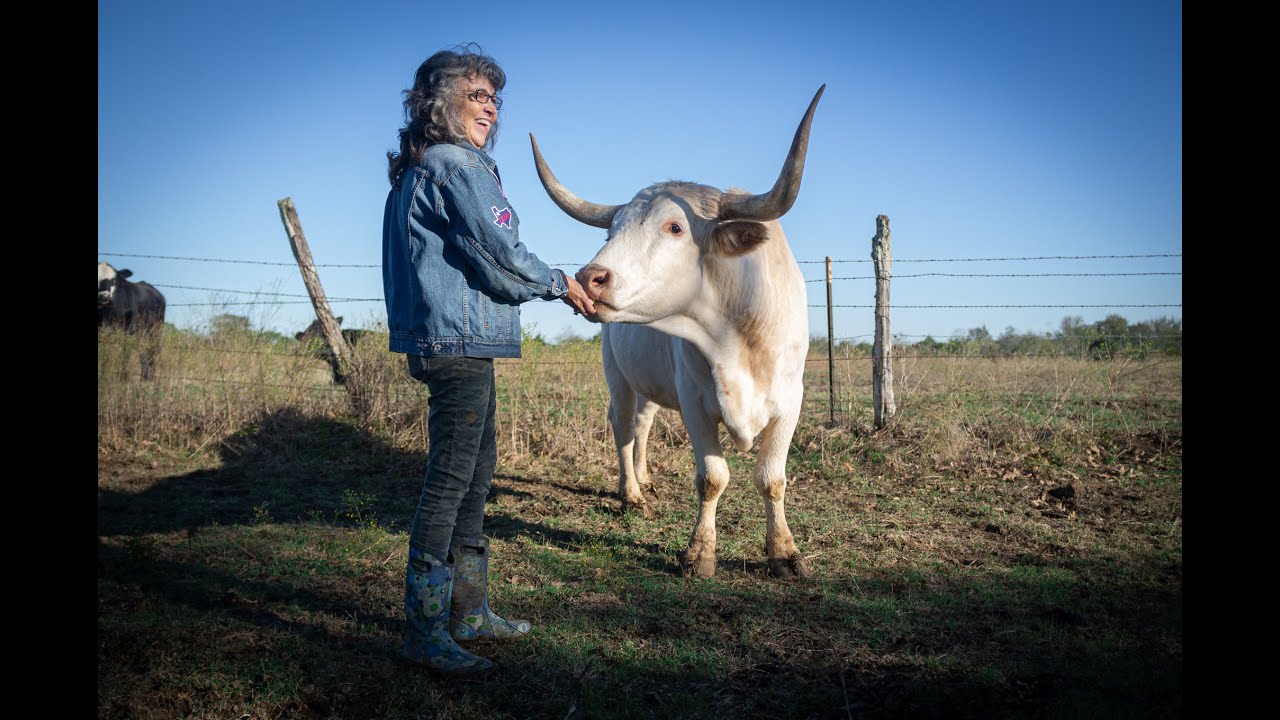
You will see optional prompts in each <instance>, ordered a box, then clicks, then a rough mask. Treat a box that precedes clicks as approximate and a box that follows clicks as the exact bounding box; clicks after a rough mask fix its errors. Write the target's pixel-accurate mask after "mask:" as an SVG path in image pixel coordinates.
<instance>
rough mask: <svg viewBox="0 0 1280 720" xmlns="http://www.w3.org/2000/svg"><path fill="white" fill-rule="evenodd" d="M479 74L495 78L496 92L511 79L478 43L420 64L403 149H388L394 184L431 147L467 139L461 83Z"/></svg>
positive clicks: (407, 106) (408, 96) (407, 102)
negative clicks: (462, 109) (460, 109)
mask: <svg viewBox="0 0 1280 720" xmlns="http://www.w3.org/2000/svg"><path fill="white" fill-rule="evenodd" d="M477 76H478V77H483V78H485V79H487V80H488V81H489V82H490V83H492V84H493V89H494V92H501V90H502V88H503V87H504V86H506V84H507V74H506V73H505V72H503V70H502V68H501V67H500V66H499V65H498V63H497V61H495V60H494V59H493V58H491V57H489V56H488V55H485V54H484V52H483V51H482V50H481V49H480V46H479V45H476V44H475V43H467V44H465V45H459V46H458V47H457V48H455V49H453V50H441V51H440V52H438V53H436V54H434V55H432V56H431V57H429V58H427V59H426V60H425V61H424V62H423V63H422V64H421V65H419V66H418V71H417V72H416V73H414V76H413V87H411V88H409V89H408V90H405V91H404V115H405V125H404V127H402V128H400V151H399V152H394V151H393V152H388V153H387V165H388V169H387V177H388V179H389V180H391V185H392V187H398V186H399V185H400V178H401V177H402V176H403V175H404V171H405V170H406V169H408V168H409V167H410V166H412V165H416V164H418V163H420V162H422V154H423V153H424V152H426V150H427V148H429V147H431V146H432V145H435V144H436V143H458V142H466V141H467V134H466V130H465V128H463V126H462V118H461V116H460V114H459V112H458V98H459V96H460V93H459V86H460V85H461V83H462V81H463V80H464V79H470V78H474V77H477ZM499 124H500V123H499V119H498V118H497V117H495V118H494V121H493V126H492V127H491V128H490V130H489V136H488V138H486V140H485V146H484V149H485V150H492V149H493V146H494V144H495V143H497V141H498V126H499Z"/></svg>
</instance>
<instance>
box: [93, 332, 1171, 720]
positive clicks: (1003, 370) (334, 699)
mask: <svg viewBox="0 0 1280 720" xmlns="http://www.w3.org/2000/svg"><path fill="white" fill-rule="evenodd" d="M373 340H374V341H373V342H366V343H364V344H362V345H361V346H360V347H359V348H357V366H358V367H359V368H360V372H361V375H360V383H359V386H358V387H357V388H356V389H355V392H353V393H351V394H348V392H347V391H346V390H345V389H343V388H341V387H334V386H332V385H331V384H330V383H329V370H328V368H327V366H326V365H325V364H324V363H323V362H321V361H319V360H316V359H314V358H308V357H306V356H305V353H302V352H301V351H300V350H299V349H298V348H297V347H296V345H291V344H290V342H285V341H280V340H278V339H277V340H270V339H266V338H262V337H260V336H255V335H252V334H241V335H236V334H227V335H224V336H218V337H212V338H211V337H204V336H199V335H193V334H189V333H183V332H177V331H173V330H172V329H170V331H169V332H167V334H166V336H165V347H164V352H163V355H162V358H161V362H160V365H159V367H158V369H157V373H156V374H157V379H156V380H154V381H153V382H150V383H141V382H139V381H138V380H137V375H138V373H137V367H136V366H137V355H138V352H137V348H136V346H135V344H134V342H133V340H132V339H131V338H128V337H127V336H122V335H119V334H115V333H110V332H100V333H99V343H98V365H99V371H98V372H99V375H98V458H99V459H98V715H99V717H101V718H227V717H233V718H241V717H249V718H255V719H261V720H267V719H269V718H384V717H385V718H411V717H429V718H435V717H439V718H526V717H532V718H649V717H662V718H668V717H670V718H706V717H712V716H714V717H735V718H736V717H744V718H748V717H749V718H756V717H760V718H775V717H776V718H792V717H795V718H808V717H816V718H898V717H938V718H956V717H961V718H966V717H974V718H989V717H1049V718H1076V717H1081V718H1083V717H1089V718H1113V717H1116V718H1124V717H1132V718H1148V717H1180V716H1181V715H1182V714H1183V709H1182V702H1183V701H1182V360H1181V358H1180V357H1177V358H1170V357H1165V356H1153V357H1148V358H1143V359H1133V358H1124V357H1121V358H1117V359H1114V360H1108V361H1091V360H1083V359H1075V358H1038V357H1036V358H1004V359H985V358H956V357H937V358H917V357H903V359H900V360H899V361H898V362H897V364H896V367H895V372H896V375H897V380H898V384H897V397H898V405H899V414H898V418H897V420H896V421H895V423H894V424H893V425H892V426H891V427H889V428H887V429H885V430H882V431H879V432H872V430H871V428H870V418H871V410H870V388H869V385H868V378H869V376H870V361H869V360H868V359H866V358H865V357H863V356H861V355H858V354H857V353H856V352H855V351H852V350H849V349H845V350H842V351H839V353H838V356H837V363H836V366H837V379H836V387H837V391H838V392H837V403H836V405H837V408H836V409H837V412H836V422H835V423H834V424H831V423H829V422H828V412H829V408H828V399H827V398H828V393H827V385H826V367H827V366H826V358H825V357H818V356H817V355H815V356H814V358H813V359H814V362H811V363H810V367H811V371H810V374H811V376H812V377H811V378H809V381H808V382H807V388H808V390H807V392H806V403H805V411H804V414H803V416H802V419H801V424H800V428H799V430H798V431H797V433H796V437H795V440H794V442H793V445H792V452H791V457H790V461H789V463H788V476H789V480H790V485H789V488H788V493H787V506H788V520H789V522H790V526H791V529H792V531H793V532H794V534H795V537H796V542H797V544H798V545H799V547H800V549H801V551H802V552H803V553H804V554H805V555H806V558H807V560H808V564H809V566H810V568H812V570H813V575H812V577H810V578H809V579H808V580H806V581H804V582H800V583H788V582H784V581H780V580H775V579H773V578H770V577H769V576H768V574H767V571H766V568H765V563H764V515H763V505H762V502H761V500H760V498H759V496H758V495H757V494H756V492H755V489H754V487H753V486H752V484H751V480H750V476H749V473H750V468H751V467H752V458H753V456H752V454H751V453H740V452H737V451H735V450H733V449H732V446H731V445H730V444H728V443H727V442H726V443H725V446H726V448H728V449H727V451H726V452H727V454H726V456H727V458H728V459H729V462H730V467H731V469H732V470H733V472H734V480H733V483H732V484H731V485H730V487H729V489H728V490H727V491H726V493H725V494H724V496H723V498H722V501H721V505H720V511H719V514H718V517H719V523H718V527H719V545H718V549H719V566H718V570H717V574H716V576H715V577H714V578H712V579H710V580H692V579H684V578H681V577H680V576H679V573H678V570H677V567H678V566H677V563H676V553H677V552H678V551H679V550H680V549H682V548H683V547H684V545H685V543H686V541H687V539H688V533H689V532H690V530H691V529H692V526H693V518H694V515H695V512H696V506H695V503H694V493H693V483H692V477H693V459H692V455H691V452H690V449H689V446H688V443H687V438H686V436H685V434H684V430H683V426H682V424H681V422H680V419H679V417H678V415H676V414H674V413H671V412H669V411H663V412H662V413H661V414H660V415H659V419H658V421H657V423H655V426H654V440H653V443H652V445H651V468H652V474H653V477H654V480H655V484H656V485H657V488H658V490H659V492H660V497H659V498H658V500H657V501H656V502H654V503H653V504H652V508H653V511H654V512H653V516H652V517H651V518H643V517H638V516H635V515H625V516H623V515H620V514H619V512H618V507H619V503H618V499H617V497H616V493H615V490H616V482H617V481H616V477H617V476H616V468H615V464H614V452H613V446H612V440H611V437H610V431H609V429H608V424H607V421H606V420H605V408H606V406H607V393H606V392H605V389H604V385H603V379H602V373H601V371H600V368H599V348H598V346H596V345H593V344H591V343H574V344H568V345H565V346H560V347H556V346H544V345H540V344H531V345H529V347H528V348H527V350H526V353H525V359H524V360H523V361H518V362H500V363H499V367H498V375H499V386H500V387H499V392H500V398H499V416H500V419H499V427H498V432H499V435H500V441H499V444H500V458H499V468H498V477H497V478H496V479H495V482H494V492H493V494H492V495H491V496H490V505H489V509H488V515H487V520H486V522H487V525H486V532H487V534H488V535H489V536H490V537H491V540H492V547H493V558H494V559H493V564H492V568H491V594H492V602H493V605H494V606H495V607H496V608H497V609H498V611H499V612H501V613H503V614H505V615H506V616H508V617H518V618H527V619H529V620H531V621H532V622H533V624H534V628H535V629H534V632H533V634H532V635H531V636H530V637H528V638H525V639H524V640H521V641H519V642H515V643H509V644H492V643H489V644H484V643H482V644H479V645H478V646H476V651H477V652H479V653H480V654H483V655H485V656H487V657H489V658H491V659H492V660H494V661H495V662H496V663H497V664H498V665H499V668H500V673H499V675H498V676H497V677H496V678H494V679H492V680H489V681H487V682H480V681H456V680H454V681H445V680H440V679H436V678H434V677H432V676H431V675H428V674H426V673H424V672H422V671H421V670H418V669H415V668H411V667H407V666H404V665H401V664H399V663H397V662H396V660H395V655H396V651H397V649H398V643H399V633H400V626H401V622H402V618H403V614H402V607H401V602H402V594H403V576H404V565H405V559H406V549H407V539H406V530H407V526H408V522H409V520H410V514H411V512H412V510H413V507H414V505H415V503H416V501H417V496H418V492H419V490H420V486H421V477H422V472H423V468H424V467H425V458H426V455H425V452H426V443H425V437H426V428H425V422H426V419H425V413H426V396H425V393H424V391H423V389H422V388H420V387H417V386H415V385H414V384H413V383H412V381H411V380H409V379H408V378H407V377H405V373H404V369H403V358H402V357H399V356H391V355H389V354H388V353H386V352H385V351H384V350H383V349H382V348H383V347H385V341H383V342H382V343H381V344H380V343H379V342H378V340H377V338H376V337H375V338H374V339H373ZM900 355H903V356H909V355H910V349H909V348H906V349H903V350H901V351H900Z"/></svg>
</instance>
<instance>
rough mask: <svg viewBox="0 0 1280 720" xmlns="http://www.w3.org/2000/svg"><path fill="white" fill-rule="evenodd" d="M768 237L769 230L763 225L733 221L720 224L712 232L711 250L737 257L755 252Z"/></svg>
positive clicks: (748, 221) (746, 221) (745, 221)
mask: <svg viewBox="0 0 1280 720" xmlns="http://www.w3.org/2000/svg"><path fill="white" fill-rule="evenodd" d="M768 237H769V230H768V228H766V227H765V226H764V224H763V223H758V222H751V221H750V220H733V221H731V222H724V223H720V224H719V225H717V226H716V229H715V230H713V231H712V232H711V248H712V250H713V251H715V252H717V253H719V254H721V255H727V256H729V257H737V256H738V255H744V254H746V253H749V252H751V251H752V250H755V249H756V246H757V245H759V244H760V243H762V242H764V241H765V239H766V238H768Z"/></svg>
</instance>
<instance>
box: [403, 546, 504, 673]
mask: <svg viewBox="0 0 1280 720" xmlns="http://www.w3.org/2000/svg"><path fill="white" fill-rule="evenodd" d="M453 588H454V569H453V567H452V566H450V565H447V564H445V563H442V562H440V561H439V560H437V559H435V558H434V557H432V556H430V555H428V554H426V553H420V552H418V551H416V550H414V549H413V548H410V549H409V566H408V569H407V570H406V571H405V578H404V616H405V628H404V646H403V647H402V648H401V650H400V654H401V655H402V656H403V657H404V658H405V659H406V660H408V661H410V662H412V663H416V664H418V665H422V666H424V667H426V668H428V669H430V670H434V671H436V672H438V673H441V674H444V675H478V674H481V673H484V672H486V671H488V670H490V669H491V668H493V663H492V662H489V661H488V660H486V659H485V658H482V657H479V656H477V655H472V654H471V653H469V652H467V651H466V650H463V649H462V648H461V647H459V646H458V644H457V643H456V642H454V641H453V637H452V636H450V634H449V606H450V600H451V599H452V593H453Z"/></svg>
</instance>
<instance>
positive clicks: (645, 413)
mask: <svg viewBox="0 0 1280 720" xmlns="http://www.w3.org/2000/svg"><path fill="white" fill-rule="evenodd" d="M637 405H638V407H637V408H636V452H635V468H636V483H637V484H638V485H639V486H640V491H641V492H643V493H644V494H646V495H648V496H649V497H652V498H657V497H658V491H657V489H655V488H654V487H653V481H652V480H650V479H649V430H650V429H651V428H652V427H653V418H654V416H655V415H657V414H658V408H659V407H660V406H659V405H658V403H656V402H654V401H652V400H650V399H649V398H646V397H641V398H639V400H638V403H637Z"/></svg>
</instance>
